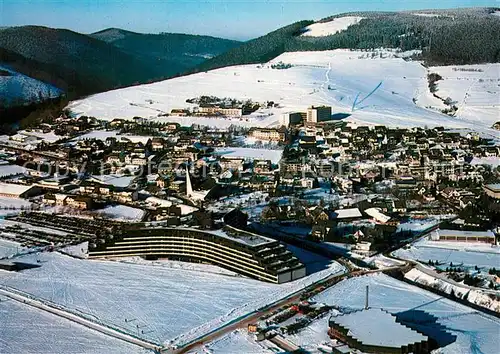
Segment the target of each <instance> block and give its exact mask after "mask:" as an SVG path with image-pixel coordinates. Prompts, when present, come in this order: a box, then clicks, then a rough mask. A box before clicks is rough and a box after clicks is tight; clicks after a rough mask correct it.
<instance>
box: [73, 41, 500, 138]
mask: <svg viewBox="0 0 500 354" xmlns="http://www.w3.org/2000/svg"><path fill="white" fill-rule="evenodd" d="M367 54H370V53H367V52H357V51H349V50H333V51H322V52H291V53H284V54H282V55H280V56H278V57H277V58H275V59H273V60H272V61H270V62H269V63H267V64H264V65H239V66H232V67H227V68H221V69H217V70H212V71H208V72H203V73H197V74H193V75H188V76H183V77H179V78H174V79H170V80H165V81H161V82H157V83H153V84H148V85H140V86H134V87H128V88H124V89H119V90H113V91H108V92H104V93H100V94H97V95H93V96H89V97H87V98H84V99H82V100H78V101H73V102H71V103H70V105H69V106H68V107H69V108H70V109H72V110H73V111H74V112H75V114H76V115H78V116H79V115H88V116H94V117H97V118H102V119H107V120H111V119H113V118H117V117H119V118H126V119H132V118H133V117H134V116H141V117H144V118H150V119H153V120H156V121H162V122H170V121H175V122H179V123H181V124H182V125H191V124H193V123H198V124H201V125H209V126H219V127H228V126H229V125H232V124H235V125H243V126H263V127H267V126H276V125H279V121H280V117H281V116H282V114H284V113H286V112H293V111H305V110H306V109H307V107H308V106H311V105H330V106H332V110H333V112H334V113H347V114H351V116H350V117H349V118H348V120H349V121H354V122H358V123H363V124H385V125H388V126H404V127H409V126H426V125H427V126H429V127H433V126H438V125H439V126H446V127H454V128H470V129H473V130H478V131H481V132H483V133H485V134H488V135H489V136H492V135H495V136H496V135H497V132H495V131H493V130H492V129H491V128H490V127H491V124H490V122H491V120H492V116H493V115H494V113H495V110H497V111H496V112H497V114H498V107H496V108H495V107H493V106H492V104H493V103H494V102H493V101H492V97H494V95H493V94H487V92H486V91H485V95H484V97H489V98H488V99H487V100H486V101H481V102H483V103H484V107H483V106H481V109H480V110H477V111H475V112H476V113H477V118H476V117H472V116H471V115H470V114H466V115H464V114H462V115H460V117H459V118H455V117H449V116H447V115H444V114H442V113H440V112H438V111H436V110H435V109H426V108H424V107H427V106H430V107H442V106H443V102H442V101H441V100H439V99H438V98H435V97H434V96H432V94H431V93H430V92H429V88H428V82H427V74H428V70H427V69H426V68H425V67H424V66H422V65H421V64H420V63H418V62H416V61H405V60H403V59H401V58H397V57H395V56H394V55H393V53H390V52H389V51H387V55H383V51H379V52H378V55H376V56H375V58H374V59H371V56H370V55H367ZM380 55H382V57H383V58H380ZM280 61H282V62H285V63H289V64H292V65H293V67H292V68H290V69H286V70H275V69H272V68H271V64H273V63H277V62H280ZM498 65H499V64H494V65H490V69H489V70H488V71H487V72H484V73H483V76H484V77H485V78H486V77H490V76H491V78H493V79H494V78H495V77H496V76H497V73H495V67H498ZM488 66H489V65H485V67H488ZM440 70H441V69H439V68H437V69H436V71H438V72H439V71H440ZM445 70H446V69H445ZM497 72H498V70H497ZM459 73H460V75H462V72H459ZM445 76H446V75H445ZM447 80H448V79H446V78H445V80H444V81H442V82H441V81H440V82H439V84H440V85H441V86H439V87H440V90H441V89H442V90H443V93H444V92H445V91H446V85H447V84H446V83H447ZM476 81H477V80H476ZM380 82H382V85H381V86H380V88H379V89H378V90H376V91H375V93H374V94H373V95H371V96H370V97H368V98H367V99H366V100H365V101H363V102H362V103H358V104H357V105H356V107H355V109H354V111H352V106H353V103H354V101H355V98H356V96H357V95H358V94H360V96H359V99H358V102H359V101H361V100H362V99H363V98H365V97H366V96H367V95H368V94H369V93H370V92H371V91H372V90H373V89H375V88H376V87H377V85H379V83H380ZM450 82H451V85H453V84H454V83H457V82H458V84H459V85H460V87H462V84H464V83H466V82H467V81H458V80H453V79H452V78H451V81H450ZM471 82H472V81H469V86H470V83H471ZM488 85H490V84H488ZM488 87H489V86H488ZM476 89H477V90H476ZM490 89H493V88H490ZM460 90H461V92H463V91H467V89H466V88H465V89H462V88H461V89H460ZM480 90H483V85H475V86H474V87H473V90H471V92H473V96H471V97H476V95H477V94H479V93H480ZM495 90H496V89H495ZM476 91H477V92H478V93H477V94H476V93H474V92H476ZM486 94H487V95H486ZM201 95H215V96H218V97H232V98H236V99H240V100H246V99H252V100H254V101H258V102H266V101H274V102H275V103H277V104H279V108H271V109H268V110H264V111H262V112H260V113H259V112H256V113H254V114H252V115H250V116H245V117H244V118H241V119H223V118H197V117H158V114H159V113H170V111H171V110H172V109H173V108H183V107H184V108H187V107H191V108H192V107H193V105H191V104H188V103H186V99H188V98H193V97H199V96H201ZM150 99H151V100H153V103H152V104H149V103H148V104H142V103H144V102H146V100H150ZM413 99H415V100H416V102H417V103H416V104H415V103H414V102H413ZM455 99H457V100H460V97H455ZM479 100H480V98H478V99H477V100H471V99H467V101H466V105H465V106H464V107H467V106H468V105H470V104H471V103H474V102H479ZM131 103H134V104H140V105H138V106H137V105H131ZM483 103H481V105H482V104H483ZM471 107H472V109H473V110H476V108H477V109H479V108H478V106H476V105H474V106H471ZM462 111H464V112H469V111H470V110H467V109H465V108H464V109H462V110H460V112H462ZM470 112H472V111H470ZM484 114H487V115H488V116H487V117H485V118H484V119H483V118H481V117H482V116H483V115H484ZM469 119H470V120H469Z"/></svg>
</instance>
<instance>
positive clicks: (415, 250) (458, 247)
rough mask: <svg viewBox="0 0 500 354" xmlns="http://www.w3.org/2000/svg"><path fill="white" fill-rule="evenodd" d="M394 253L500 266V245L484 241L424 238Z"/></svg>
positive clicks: (412, 257) (468, 264) (425, 258)
mask: <svg viewBox="0 0 500 354" xmlns="http://www.w3.org/2000/svg"><path fill="white" fill-rule="evenodd" d="M394 255H395V256H396V257H398V258H402V259H410V260H416V261H422V262H424V263H425V262H427V261H429V260H432V261H433V262H435V261H439V262H440V263H445V264H447V263H448V264H449V263H451V262H452V263H453V264H454V265H460V264H463V265H465V266H470V267H474V266H476V265H477V266H478V267H487V268H488V269H489V268H494V267H495V268H498V267H499V266H500V247H497V246H491V245H488V244H482V243H458V242H442V241H429V240H426V239H422V240H420V241H418V242H415V243H413V244H411V245H410V246H409V248H407V249H405V248H401V249H399V250H397V251H395V252H394Z"/></svg>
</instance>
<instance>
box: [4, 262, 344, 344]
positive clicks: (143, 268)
mask: <svg viewBox="0 0 500 354" xmlns="http://www.w3.org/2000/svg"><path fill="white" fill-rule="evenodd" d="M18 260H19V261H26V262H35V261H36V260H39V261H40V264H41V265H42V266H41V267H39V268H35V269H30V270H26V271H23V272H17V273H14V272H13V273H11V272H0V284H1V285H5V286H9V287H12V288H15V289H17V290H20V291H23V292H26V293H28V294H31V295H32V296H35V297H36V298H39V299H43V300H45V301H51V302H53V303H56V304H58V305H61V306H63V307H64V308H66V309H68V310H69V311H71V312H73V313H76V314H80V315H83V316H84V317H86V318H89V319H92V320H96V321H99V322H103V323H104V324H106V325H111V326H113V327H116V328H119V329H121V330H123V331H125V332H128V333H131V334H134V335H137V336H139V337H141V338H144V339H148V340H151V341H153V342H156V343H159V344H160V343H165V342H170V341H172V342H174V343H177V344H182V343H186V342H188V341H189V340H191V339H194V338H196V337H198V336H199V335H201V334H203V333H206V332H207V331H209V330H211V329H213V328H216V327H218V326H220V325H222V324H224V323H226V322H228V321H231V320H233V319H235V318H238V317H239V316H242V315H244V314H246V313H249V312H252V311H254V310H256V309H257V308H259V307H261V306H263V305H265V304H268V303H272V302H274V301H276V300H278V299H280V298H282V297H284V296H286V295H287V294H290V293H293V292H295V291H297V290H299V289H301V288H302V287H304V286H306V285H308V284H310V283H312V282H314V281H316V280H319V279H322V278H324V277H326V276H328V275H329V274H332V273H338V272H341V271H342V270H343V267H342V266H341V265H340V264H338V263H335V262H332V263H331V264H330V266H329V268H326V269H323V270H321V271H319V272H317V273H314V274H312V275H309V276H307V277H306V278H302V279H300V280H297V281H295V282H292V283H286V284H281V285H275V284H269V283H264V282H259V281H256V280H252V279H248V278H244V277H241V276H235V275H228V274H217V273H214V272H201V271H199V270H189V269H182V268H181V269H175V268H172V267H158V266H152V265H147V264H134V263H130V262H128V263H123V262H106V261H88V260H81V259H75V258H71V257H68V256H64V255H61V254H58V253H41V254H38V255H27V256H24V257H19V258H18ZM125 320H127V321H125Z"/></svg>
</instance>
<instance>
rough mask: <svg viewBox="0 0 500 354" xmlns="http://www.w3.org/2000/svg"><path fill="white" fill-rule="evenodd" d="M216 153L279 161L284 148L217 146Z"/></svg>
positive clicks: (273, 161)
mask: <svg viewBox="0 0 500 354" xmlns="http://www.w3.org/2000/svg"><path fill="white" fill-rule="evenodd" d="M215 153H216V154H217V155H220V156H228V157H235V158H242V159H257V160H270V161H271V162H272V163H278V162H279V161H280V159H281V154H282V153H283V150H279V149H276V150H274V149H273V150H272V149H255V148H240V147H230V148H217V149H215Z"/></svg>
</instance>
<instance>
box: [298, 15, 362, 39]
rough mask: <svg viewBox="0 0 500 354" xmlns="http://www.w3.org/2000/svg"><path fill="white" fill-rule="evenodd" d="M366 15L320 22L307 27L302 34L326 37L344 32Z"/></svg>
mask: <svg viewBox="0 0 500 354" xmlns="http://www.w3.org/2000/svg"><path fill="white" fill-rule="evenodd" d="M363 18H364V17H359V16H345V17H338V18H334V19H333V20H331V21H329V22H318V23H314V24H312V25H310V26H307V27H306V31H307V32H304V33H303V34H302V36H309V37H324V36H330V35H332V34H335V33H338V32H342V31H344V30H346V29H347V28H349V27H350V26H352V25H356V24H358V22H359V21H361V20H362V19H363Z"/></svg>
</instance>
